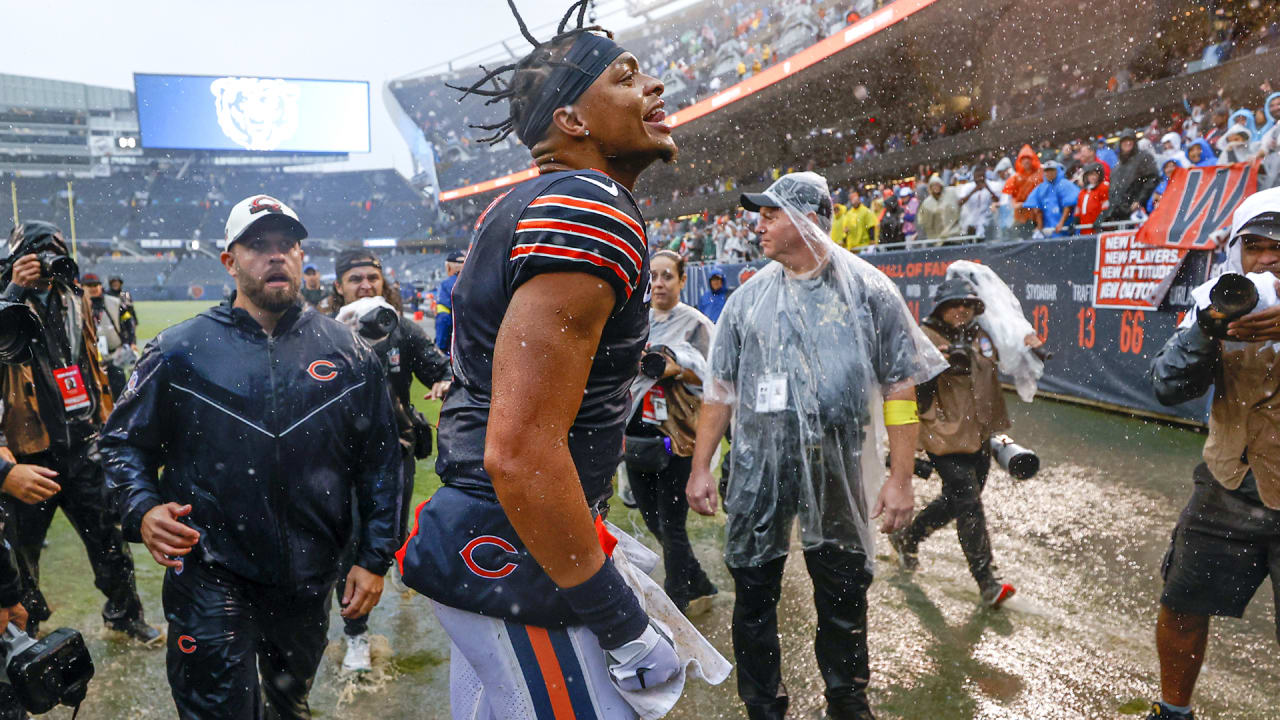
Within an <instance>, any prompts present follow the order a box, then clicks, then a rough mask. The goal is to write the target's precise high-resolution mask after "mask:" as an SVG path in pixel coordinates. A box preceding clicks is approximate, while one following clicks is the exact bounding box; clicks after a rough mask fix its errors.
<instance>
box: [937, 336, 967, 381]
mask: <svg viewBox="0 0 1280 720" xmlns="http://www.w3.org/2000/svg"><path fill="white" fill-rule="evenodd" d="M967 339H968V338H967V337H966V338H964V339H960V340H952V341H951V344H950V345H947V347H946V348H945V349H944V350H943V351H942V354H943V356H945V357H946V358H947V362H949V363H951V367H950V368H949V369H948V372H953V373H957V374H960V375H968V374H969V372H970V371H971V370H972V368H973V355H972V354H971V352H970V350H969V345H968V343H966V342H965V340H967Z"/></svg>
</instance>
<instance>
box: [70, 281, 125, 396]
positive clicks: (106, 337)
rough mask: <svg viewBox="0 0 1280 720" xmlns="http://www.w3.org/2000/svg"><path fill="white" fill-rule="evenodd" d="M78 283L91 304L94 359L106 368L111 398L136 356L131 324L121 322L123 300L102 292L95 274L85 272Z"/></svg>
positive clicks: (122, 389)
mask: <svg viewBox="0 0 1280 720" xmlns="http://www.w3.org/2000/svg"><path fill="white" fill-rule="evenodd" d="M80 285H81V287H83V288H84V294H85V295H87V296H88V297H89V303H90V306H91V307H92V308H93V320H94V323H93V324H94V327H95V328H96V329H97V331H98V362H100V363H102V365H103V369H104V370H106V372H107V382H108V384H110V386H111V397H112V399H115V398H118V397H120V393H122V392H124V382H125V373H126V370H127V369H128V368H129V366H130V365H132V364H133V362H134V360H136V359H137V357H138V356H137V349H136V348H135V347H134V343H136V342H137V339H136V338H135V337H134V332H133V328H132V326H131V325H130V326H127V325H126V324H125V321H126V320H127V319H128V314H127V313H126V312H125V310H124V305H123V303H122V302H121V301H120V299H119V298H116V297H112V296H110V295H107V294H106V293H104V292H102V281H101V280H100V279H98V276H97V275H94V274H93V273H85V274H84V277H82V278H80Z"/></svg>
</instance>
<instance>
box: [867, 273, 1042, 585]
mask: <svg viewBox="0 0 1280 720" xmlns="http://www.w3.org/2000/svg"><path fill="white" fill-rule="evenodd" d="M984 309H985V308H984V306H983V302H982V299H981V298H979V297H978V293H977V291H976V290H974V287H973V285H972V284H970V283H969V281H967V280H964V279H963V278H950V279H948V280H946V281H945V282H943V283H942V284H941V285H939V286H938V289H937V293H936V295H935V296H934V306H933V311H932V312H930V313H929V316H928V317H926V318H925V319H924V321H923V322H922V323H921V325H923V327H924V333H925V335H927V336H928V337H929V339H930V340H932V341H933V344H934V345H936V346H937V347H938V349H939V350H940V351H942V354H943V355H944V356H945V357H946V358H947V361H948V362H949V363H950V367H948V368H947V370H946V371H945V372H943V373H942V374H941V375H939V376H937V377H936V378H934V379H933V380H930V381H929V382H927V383H924V384H922V385H920V387H919V388H918V395H919V398H918V402H919V406H920V441H921V444H922V445H924V449H925V452H927V453H928V454H929V460H930V461H931V462H932V463H933V467H934V469H936V470H937V471H938V474H939V475H941V476H942V494H940V495H938V497H937V498H935V499H934V500H933V502H931V503H929V505H928V506H927V507H925V509H924V510H921V511H920V512H919V513H918V514H917V515H916V517H915V520H913V521H912V522H911V524H910V525H909V526H907V527H906V528H904V529H903V530H899V531H898V532H895V533H893V534H892V535H891V536H890V537H889V541H890V544H892V545H893V548H894V550H896V551H897V553H898V564H899V565H900V566H901V567H902V568H903V569H904V570H907V571H909V572H913V571H915V570H916V569H917V568H918V567H919V560H918V559H917V554H916V553H917V548H918V547H919V545H920V543H921V542H922V541H923V540H924V539H925V538H927V537H929V535H931V534H932V533H933V532H934V531H935V530H938V529H940V528H942V527H943V526H945V525H946V524H947V523H949V522H951V521H952V520H955V521H956V535H957V536H958V537H959V538H960V548H961V549H962V550H963V551H964V556H965V559H966V560H968V562H969V572H970V573H971V574H972V575H973V579H974V580H976V581H977V583H978V589H979V590H980V591H981V593H982V601H983V602H984V603H986V604H987V605H990V606H992V607H998V606H999V605H1000V604H1002V603H1003V602H1004V601H1005V600H1008V599H1009V598H1010V597H1012V596H1013V594H1014V593H1015V592H1017V591H1016V590H1015V588H1014V587H1013V585H1010V584H1008V583H1003V582H1001V581H1000V578H999V576H998V575H997V574H996V568H995V565H993V564H992V559H991V540H990V538H989V537H988V536H987V521H986V516H985V513H984V511H983V507H982V488H983V487H984V486H985V485H986V483H987V473H988V472H989V471H990V469H991V448H990V446H989V444H988V441H989V440H990V438H991V436H992V435H994V434H995V433H998V432H1001V431H1003V430H1007V429H1008V428H1009V415H1008V411H1007V409H1006V408H1005V404H1004V394H1003V393H1002V392H1001V389H1000V373H999V369H998V365H997V363H998V362H999V357H998V356H997V353H996V348H995V344H994V343H993V342H992V340H991V338H990V337H989V336H988V335H987V334H986V332H984V331H983V330H982V328H980V327H978V323H977V320H976V318H977V317H978V316H979V315H981V314H982V313H983V311H984ZM1039 342H1040V340H1039V338H1036V337H1035V336H1034V335H1032V336H1029V337H1028V338H1027V343H1028V344H1032V343H1034V344H1036V345H1038V344H1039Z"/></svg>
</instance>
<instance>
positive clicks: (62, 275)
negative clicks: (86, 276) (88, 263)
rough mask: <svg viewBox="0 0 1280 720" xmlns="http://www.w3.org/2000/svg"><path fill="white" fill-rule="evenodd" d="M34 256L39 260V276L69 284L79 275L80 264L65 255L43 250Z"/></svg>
mask: <svg viewBox="0 0 1280 720" xmlns="http://www.w3.org/2000/svg"><path fill="white" fill-rule="evenodd" d="M36 257H37V258H39V260H40V277H42V278H48V279H50V280H55V281H57V282H60V283H62V284H63V285H68V286H69V285H71V284H73V283H75V281H76V278H78V277H80V266H79V265H77V264H76V261H75V260H72V259H71V258H69V257H67V256H66V255H60V254H58V253H55V252H49V251H45V252H40V253H36Z"/></svg>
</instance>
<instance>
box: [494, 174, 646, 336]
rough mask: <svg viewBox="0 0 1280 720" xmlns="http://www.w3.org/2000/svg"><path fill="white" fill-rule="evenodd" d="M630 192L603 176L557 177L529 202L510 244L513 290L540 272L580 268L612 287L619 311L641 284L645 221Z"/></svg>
mask: <svg viewBox="0 0 1280 720" xmlns="http://www.w3.org/2000/svg"><path fill="white" fill-rule="evenodd" d="M626 192H627V191H626V190H625V189H623V188H622V187H620V186H619V185H618V184H617V183H615V182H613V181H612V180H609V179H608V178H605V177H603V176H589V177H588V176H581V175H575V176H572V177H568V178H565V179H563V180H560V181H557V182H555V183H553V184H552V185H550V186H548V188H547V190H546V191H545V192H544V193H543V194H542V195H541V196H539V197H538V198H536V199H535V200H533V202H531V203H529V205H528V207H527V208H526V209H525V211H524V214H523V215H521V216H520V220H519V222H517V224H516V231H515V239H514V243H513V245H512V248H511V256H510V262H511V268H510V270H511V272H510V277H511V291H512V292H514V291H515V289H516V288H518V287H519V286H520V285H522V284H524V282H525V281H527V280H529V279H530V278H532V277H533V276H535V275H538V274H539V273H546V272H582V273H587V274H589V275H594V276H596V277H598V278H600V279H601V280H603V281H605V282H606V283H608V284H609V287H611V288H613V291H614V295H615V296H616V298H617V302H616V304H615V305H614V311H615V312H616V311H617V310H618V309H620V308H621V307H622V306H623V305H625V304H626V303H627V301H628V300H629V299H630V298H631V294H632V293H633V292H635V291H636V290H637V288H639V287H640V284H641V280H642V278H641V277H640V273H641V268H642V267H643V266H644V256H645V254H646V252H647V246H646V242H645V232H644V225H643V224H642V223H641V221H640V219H639V218H638V217H636V213H634V211H628V210H626V209H624V208H625V207H627V205H629V204H630V202H631V201H630V197H629V196H628V195H627V194H626Z"/></svg>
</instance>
